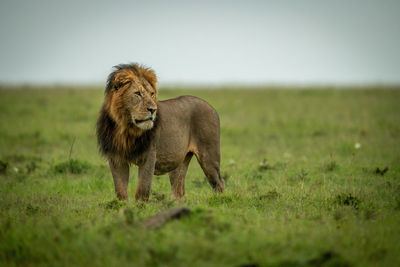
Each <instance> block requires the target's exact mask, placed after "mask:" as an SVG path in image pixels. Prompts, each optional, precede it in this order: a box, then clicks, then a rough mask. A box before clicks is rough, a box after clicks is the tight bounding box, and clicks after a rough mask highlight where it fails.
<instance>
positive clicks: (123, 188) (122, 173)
mask: <svg viewBox="0 0 400 267" xmlns="http://www.w3.org/2000/svg"><path fill="white" fill-rule="evenodd" d="M108 163H109V165H110V169H111V173H112V176H113V179H114V186H115V193H117V197H118V199H120V200H127V199H128V182H129V165H128V163H115V162H113V161H112V160H109V161H108Z"/></svg>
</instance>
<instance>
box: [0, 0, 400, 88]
mask: <svg viewBox="0 0 400 267" xmlns="http://www.w3.org/2000/svg"><path fill="white" fill-rule="evenodd" d="M399 14H400V1H397V0H395V1H388V0H385V1H368V0H351V1H339V0H338V1H311V0H306V1H75V0H73V1H53V0H37V1H21V0H2V1H1V2H0V34H1V42H0V58H1V60H0V83H1V84H3V85H4V84H5V85H9V84H18V85H19V84H39V85H46V84H48V85H54V84H55V85H59V84H68V85H92V84H93V85H102V84H104V82H105V80H106V76H107V75H108V73H109V72H110V71H111V68H112V66H114V65H116V64H120V63H128V62H139V63H142V64H145V65H147V66H150V67H152V68H153V69H154V70H155V71H156V72H157V74H158V76H159V81H160V84H161V86H163V85H225V84H226V85H268V84H274V85H275V84H280V85H286V84H288V85H293V84H296V85H309V84H316V85H321V84H322V85H366V84H374V85H376V84H380V85H382V84H384V85H393V84H395V85H397V84H399V83H400V75H399V74H400V53H399V47H400V34H399V26H400V16H399Z"/></svg>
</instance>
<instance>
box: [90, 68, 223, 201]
mask: <svg viewBox="0 0 400 267" xmlns="http://www.w3.org/2000/svg"><path fill="white" fill-rule="evenodd" d="M114 68H115V69H114V71H113V72H112V73H111V74H110V75H109V76H108V81H107V86H106V89H105V98H104V104H103V106H102V108H101V110H100V114H99V118H98V120H97V140H98V144H99V147H100V152H101V154H103V155H104V156H105V157H106V158H107V159H108V162H109V165H110V169H111V173H112V176H113V179H114V185H115V192H116V193H117V197H118V198H119V199H128V193H127V189H128V181H129V165H130V164H135V165H137V166H139V185H138V187H137V189H136V195H135V198H136V201H137V200H143V201H146V200H148V198H149V194H150V187H151V181H152V178H153V174H156V175H160V174H164V173H168V174H169V179H170V182H171V187H172V192H173V194H174V196H175V197H176V198H177V199H181V198H182V197H183V195H184V193H185V191H184V183H185V176H186V172H187V168H188V165H189V162H190V159H191V158H192V156H193V154H194V155H195V156H196V158H197V160H198V162H199V163H200V166H201V168H202V169H203V171H204V173H205V175H206V176H207V179H208V182H209V183H210V185H211V186H212V187H213V189H214V190H215V191H217V192H223V191H224V188H225V182H224V180H223V179H222V178H221V175H220V172H219V167H220V148H219V132H220V127H219V117H218V114H217V112H216V111H215V109H214V108H213V107H211V106H210V105H209V104H208V103H207V102H206V101H204V100H202V99H200V98H197V97H194V96H180V97H177V98H174V99H169V100H165V101H159V102H158V101H157V86H156V83H157V77H156V75H155V73H154V71H153V70H151V69H149V68H146V67H143V66H139V65H137V64H121V65H118V66H115V67H114Z"/></svg>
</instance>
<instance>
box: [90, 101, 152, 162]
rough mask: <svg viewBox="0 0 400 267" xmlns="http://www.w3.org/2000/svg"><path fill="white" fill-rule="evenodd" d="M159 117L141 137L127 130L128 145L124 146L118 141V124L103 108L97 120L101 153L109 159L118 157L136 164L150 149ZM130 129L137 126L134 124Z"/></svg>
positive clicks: (125, 135)
mask: <svg viewBox="0 0 400 267" xmlns="http://www.w3.org/2000/svg"><path fill="white" fill-rule="evenodd" d="M158 117H159V114H157V117H156V119H155V121H154V126H153V128H152V129H150V130H147V131H145V132H144V133H143V134H142V135H140V136H139V137H137V136H133V135H131V134H129V131H128V130H127V131H126V132H125V133H124V136H123V138H124V139H125V140H124V141H125V142H126V144H127V145H126V146H123V145H121V144H120V143H119V142H118V140H116V132H117V131H118V129H117V123H116V122H115V121H114V120H113V119H112V118H111V116H110V114H109V113H108V111H107V110H106V109H105V108H104V107H103V108H102V109H101V111H100V116H99V119H98V120H97V143H98V145H99V150H100V153H101V154H102V155H103V156H106V157H109V158H113V157H114V156H117V157H122V159H124V160H126V161H127V162H135V161H136V159H138V158H139V157H140V156H141V155H142V154H143V153H144V152H146V151H147V149H148V148H149V147H150V144H151V142H152V141H153V139H154V137H155V133H156V129H157V125H158ZM129 127H135V126H134V125H133V124H132V125H129ZM129 127H128V128H129Z"/></svg>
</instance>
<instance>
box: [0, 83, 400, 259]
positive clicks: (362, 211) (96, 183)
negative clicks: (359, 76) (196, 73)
mask: <svg viewBox="0 0 400 267" xmlns="http://www.w3.org/2000/svg"><path fill="white" fill-rule="evenodd" d="M160 94H161V95H160V99H167V98H171V97H175V96H178V95H182V94H192V95H196V96H199V97H202V98H204V99H206V100H207V101H208V102H210V103H211V104H212V105H213V106H214V107H215V108H216V109H217V111H218V112H219V114H220V118H221V152H222V165H221V173H222V175H223V176H224V177H225V179H226V192H225V193H223V194H214V193H213V192H212V190H211V188H210V186H209V185H208V184H207V182H206V181H205V178H204V174H203V173H202V171H201V169H200V167H199V166H198V163H197V162H196V160H192V162H191V165H190V168H189V171H188V175H187V177H186V195H185V197H184V200H183V202H182V203H181V204H180V203H176V202H175V201H174V200H173V197H172V195H171V189H170V185H169V179H168V177H167V176H166V175H164V176H160V177H155V178H154V179H153V186H152V194H151V197H150V201H149V203H147V204H143V203H139V204H136V203H135V202H134V200H133V199H134V197H133V196H134V191H135V188H136V184H137V174H136V172H137V170H136V168H132V172H131V180H130V186H129V194H130V197H131V199H130V200H129V201H128V202H119V201H116V200H115V194H114V188H113V183H112V178H111V174H110V171H109V169H108V166H107V164H106V162H105V160H104V159H103V158H101V157H100V156H99V155H98V152H97V147H96V138H95V122H96V118H97V112H98V110H99V108H100V105H101V103H102V99H103V92H102V90H101V89H98V90H81V91H80V90H66V89H63V90H5V89H4V90H1V91H0V161H1V162H0V265H3V266H17V265H22V266H26V265H45V266H46V265H48V266H71V265H79V266H132V265H133V266H240V265H246V264H247V265H251V264H253V265H258V266H366V265H369V266H396V265H400V242H399V241H400V91H396V90H282V91H280V90H250V91H245V92H243V91H239V90H215V91H200V90H193V91H178V90H175V91H174V90H163V89H161V90H160ZM357 143H358V144H360V145H361V146H360V147H359V148H358V149H357V148H356V147H355V146H356V144H357ZM385 167H388V168H389V169H388V171H387V172H385V173H383V174H382V173H381V172H377V171H376V169H377V168H379V169H380V170H383V169H384V168H385ZM179 205H185V206H187V207H189V208H191V209H192V211H193V212H192V213H191V215H190V216H187V217H185V218H182V219H180V220H175V221H172V222H170V223H167V224H166V225H165V226H163V227H161V228H159V229H156V230H145V229H143V227H142V222H143V221H144V220H145V219H146V218H147V217H148V216H151V215H153V214H155V213H157V212H159V211H162V210H165V209H168V208H171V207H174V206H179Z"/></svg>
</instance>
